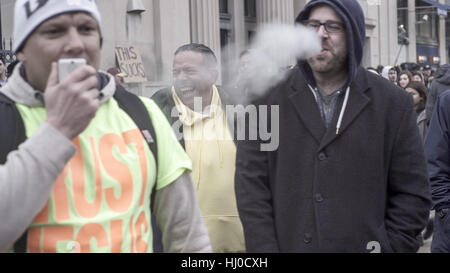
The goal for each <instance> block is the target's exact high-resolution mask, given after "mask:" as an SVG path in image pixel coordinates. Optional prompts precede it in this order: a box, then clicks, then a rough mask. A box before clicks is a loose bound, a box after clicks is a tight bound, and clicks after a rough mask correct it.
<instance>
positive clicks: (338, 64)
mask: <svg viewBox="0 0 450 273" xmlns="http://www.w3.org/2000/svg"><path fill="white" fill-rule="evenodd" d="M342 53H343V52H342ZM308 64H309V66H310V67H311V70H312V71H313V72H315V73H321V74H327V73H331V72H337V71H340V70H342V69H347V54H337V53H336V52H334V51H332V50H329V51H328V50H327V51H326V52H325V53H323V54H322V53H319V54H318V55H316V56H313V57H311V58H309V59H308Z"/></svg>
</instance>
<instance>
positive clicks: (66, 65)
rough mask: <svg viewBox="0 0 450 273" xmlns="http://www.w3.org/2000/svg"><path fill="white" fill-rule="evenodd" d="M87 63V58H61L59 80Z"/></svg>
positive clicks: (59, 61)
mask: <svg viewBox="0 0 450 273" xmlns="http://www.w3.org/2000/svg"><path fill="white" fill-rule="evenodd" d="M85 64H86V60H85V59H82V58H77V59H75V58H74V59H59V60H58V80H59V82H61V81H63V80H64V79H65V78H66V77H67V76H68V75H69V74H70V73H72V71H74V70H75V69H77V68H78V67H80V66H83V65H85Z"/></svg>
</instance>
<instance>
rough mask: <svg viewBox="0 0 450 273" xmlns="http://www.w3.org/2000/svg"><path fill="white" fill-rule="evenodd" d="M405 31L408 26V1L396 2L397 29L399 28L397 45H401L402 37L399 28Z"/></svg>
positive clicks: (400, 0) (407, 29)
mask: <svg viewBox="0 0 450 273" xmlns="http://www.w3.org/2000/svg"><path fill="white" fill-rule="evenodd" d="M402 26H403V29H404V30H406V33H407V32H408V31H409V26H408V0H397V27H398V28H399V29H398V31H399V37H398V43H399V44H402V43H403V42H404V41H402V39H403V36H401V35H400V34H401V27H402Z"/></svg>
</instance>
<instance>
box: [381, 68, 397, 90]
mask: <svg viewBox="0 0 450 273" xmlns="http://www.w3.org/2000/svg"><path fill="white" fill-rule="evenodd" d="M381 76H383V78H385V79H388V80H390V81H391V82H392V83H393V84H395V85H396V84H397V70H395V67H393V66H385V67H384V68H383V72H382V73H381Z"/></svg>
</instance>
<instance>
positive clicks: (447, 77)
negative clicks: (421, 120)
mask: <svg viewBox="0 0 450 273" xmlns="http://www.w3.org/2000/svg"><path fill="white" fill-rule="evenodd" d="M449 89H450V64H444V65H442V66H441V67H439V68H438V70H437V71H436V73H435V76H434V80H433V84H432V85H431V87H430V89H429V92H428V100H427V103H426V107H425V108H426V112H425V115H426V120H427V124H429V123H430V120H431V114H432V113H433V109H434V105H435V103H436V101H437V99H438V97H439V95H440V94H441V93H442V92H444V91H446V90H449Z"/></svg>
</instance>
